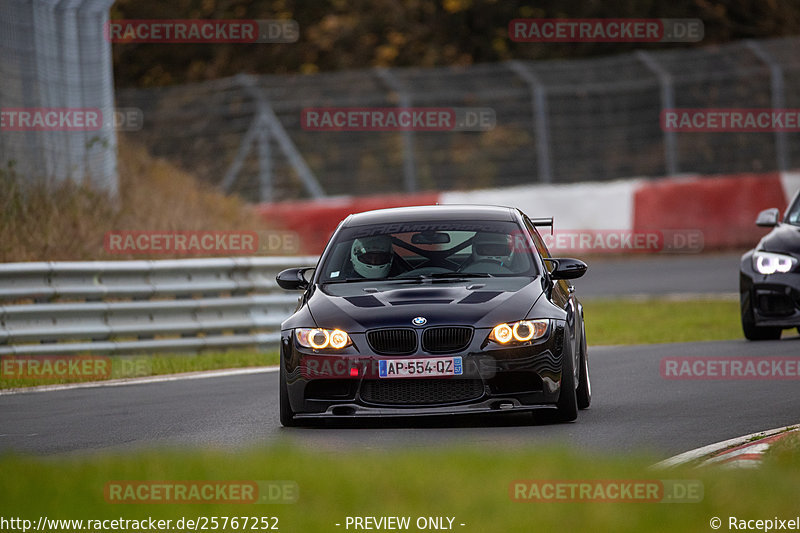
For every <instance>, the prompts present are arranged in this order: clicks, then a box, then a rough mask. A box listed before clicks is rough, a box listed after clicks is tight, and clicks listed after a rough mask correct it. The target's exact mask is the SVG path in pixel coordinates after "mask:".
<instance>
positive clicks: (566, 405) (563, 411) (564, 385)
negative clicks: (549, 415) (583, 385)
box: [556, 351, 578, 422]
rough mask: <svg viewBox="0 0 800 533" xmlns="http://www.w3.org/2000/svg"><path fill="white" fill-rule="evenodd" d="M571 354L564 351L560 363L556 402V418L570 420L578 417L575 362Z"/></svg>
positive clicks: (562, 420) (563, 420)
mask: <svg viewBox="0 0 800 533" xmlns="http://www.w3.org/2000/svg"><path fill="white" fill-rule="evenodd" d="M573 359H574V358H573V355H572V353H571V351H570V353H564V357H563V363H562V365H561V393H560V394H559V396H558V403H556V408H557V409H556V420H558V421H559V422H572V421H573V420H575V419H576V418H578V397H577V394H576V390H575V363H574V361H573Z"/></svg>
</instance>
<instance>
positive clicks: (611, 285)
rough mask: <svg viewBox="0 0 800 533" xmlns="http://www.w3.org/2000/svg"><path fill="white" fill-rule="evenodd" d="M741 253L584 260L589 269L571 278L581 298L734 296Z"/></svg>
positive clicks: (736, 292)
mask: <svg viewBox="0 0 800 533" xmlns="http://www.w3.org/2000/svg"><path fill="white" fill-rule="evenodd" d="M741 256H742V254H741V253H724V254H708V255H690V254H687V255H670V256H663V255H646V256H642V257H641V258H636V259H629V258H628V259H620V258H610V257H609V258H602V257H601V258H596V259H594V260H587V263H588V264H589V270H587V272H586V275H584V276H583V277H582V278H580V279H577V280H575V281H573V284H574V285H575V287H577V289H578V294H579V295H581V297H583V298H606V297H615V296H621V295H641V296H664V295H670V294H674V295H686V294H704V295H722V294H727V295H731V296H735V297H736V298H738V294H739V259H740V257H741Z"/></svg>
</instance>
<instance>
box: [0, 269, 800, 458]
mask: <svg viewBox="0 0 800 533" xmlns="http://www.w3.org/2000/svg"><path fill="white" fill-rule="evenodd" d="M721 257H726V256H713V257H712V258H711V260H710V261H711V263H712V264H714V263H715V261H720V259H719V258H721ZM728 257H729V259H730V257H732V256H728ZM694 260H695V262H696V263H698V264H699V268H700V270H702V271H704V272H705V271H706V268H707V267H709V268H710V265H705V264H703V260H702V258H699V257H698V258H695V259H694ZM649 261H652V260H651V259H646V260H644V261H642V262H649ZM684 261H686V259H683V258H681V259H680V262H679V264H681V265H684V263H683V262H684ZM613 263H614V261H609V262H607V263H605V264H606V265H612V264H613ZM655 263H660V264H657V265H656V266H654V268H649V267H650V265H647V267H642V268H641V271H642V272H653V275H654V277H655V276H658V275H661V276H663V275H664V272H667V271H669V268H668V267H669V264H668V263H669V261H655ZM665 263H667V264H665ZM676 264H677V263H676ZM735 265H736V263H735V262H734V263H733V268H734V276H733V278H734V279H735V272H736V270H735V268H736V266H735ZM696 266H697V265H696ZM684 267H685V265H684ZM684 267H682V269H683V270H681V269H676V270H681V273H680V276H679V277H680V278H681V279H684V280H685V279H686V278H684V276H685V275H686V274H685V268H684ZM636 268H637V266H636V265H635V264H634V265H630V264H624V265H622V266H620V267H619V268H616V269H615V268H608V269H606V270H605V272H607V274H605V275H604V276H600V278H602V279H600V280H599V281H598V282H597V283H598V284H597V285H595V286H594V293H595V294H594V295H610V294H612V292H609V291H608V289H609V288H613V287H623V286H624V284H623V283H622V282H620V281H618V280H615V279H608V278H609V276H610V277H612V278H614V277H617V276H621V277H622V279H623V280H624V279H630V276H631V270H632V269H634V270H635V269H636ZM665 269H666V270H665ZM726 270H727V268H726ZM600 271H601V269H598V272H600ZM719 272H720V270H716V271H715V272H714V273H715V274H716V278H723V276H720V275H719ZM608 273H610V274H608ZM700 277H702V276H700ZM595 279H598V278H597V276H596V277H595ZM591 280H592V279H591V278H589V279H587V280H585V281H584V285H586V286H587V287H586V289H587V290H586V291H585V292H587V293H591V292H592V291H591V290H588V289H589V285H590V283H589V282H590V281H591ZM593 283H595V282H593ZM709 283H710V281H709ZM687 285H688V286H689V287H693V285H691V284H689V283H687ZM715 286H716V287H717V289H716V292H731V291H735V285H734V286H733V287H730V286H727V285H725V284H724V283H720V282H717V285H715ZM603 287H605V288H603ZM662 287H663V284H660V285H659V286H658V290H657V291H656V293H666V292H669V291H662V290H661V288H662ZM713 287H714V286H711V287H706V286H705V285H704V286H703V287H702V288H703V290H702V291H699V292H715V290H714V288H713ZM694 290H696V291H697V289H694ZM579 291H580V292H584V288H583V287H581V286H579ZM620 292H624V291H614V292H613V293H616V294H619V293H620ZM632 292H634V293H640V292H641V291H639V290H634V291H632ZM673 292H690V291H688V290H686V287H681V288H678V289H676V290H675V291H673ZM797 354H800V338H798V337H797V336H793V337H792V338H788V339H784V340H781V341H769V342H760V343H750V342H747V341H745V340H735V341H719V342H703V343H686V344H663V345H649V346H624V347H590V358H591V359H590V360H591V367H592V385H593V393H594V400H593V404H592V408H591V409H589V410H587V411H582V412H581V413H580V415H579V418H578V421H577V422H575V423H571V424H550V423H547V422H546V421H543V420H541V419H539V420H538V421H537V419H535V418H534V417H531V416H529V415H524V414H518V415H506V414H501V415H495V416H485V417H479V418H474V417H473V418H465V417H459V418H437V419H426V420H419V421H416V420H410V421H409V420H400V421H393V422H390V423H383V422H372V423H369V424H367V425H351V424H347V423H341V424H340V423H337V424H328V425H325V426H322V427H314V428H291V429H285V428H282V427H281V426H280V424H279V423H278V375H277V373H276V372H267V373H260V374H250V375H240V376H227V377H217V378H209V379H199V380H180V381H171V382H163V383H150V384H136V385H126V386H121V387H98V388H83V389H73V390H64V391H56V392H35V393H24V394H12V395H0V451H6V450H10V449H13V450H17V451H27V452H35V453H42V454H52V453H69V452H75V453H81V452H82V451H91V450H101V449H115V450H129V449H132V448H139V447H150V446H154V445H157V446H175V447H178V446H179V447H181V448H185V447H186V446H187V445H190V446H191V445H198V446H199V445H212V446H220V447H226V448H227V447H234V448H235V447H240V446H251V445H257V444H259V443H267V442H274V441H275V440H277V439H282V438H291V439H292V440H293V441H294V442H297V443H302V444H303V445H307V446H309V447H313V448H324V449H330V450H332V451H336V450H358V449H387V448H392V447H397V446H400V447H403V448H408V447H412V448H424V447H428V446H431V445H447V444H451V443H458V444H477V445H480V446H484V445H486V446H498V445H499V446H514V445H530V444H538V443H543V444H544V443H552V444H564V443H566V444H569V445H572V446H576V447H579V448H582V449H586V450H590V451H603V452H614V451H619V452H623V451H633V450H641V451H649V452H652V453H654V454H656V455H657V456H658V457H660V458H663V457H668V456H670V455H674V454H676V453H680V452H682V451H685V450H688V449H692V448H696V447H699V446H703V445H706V444H710V443H713V442H717V441H721V440H725V439H729V438H733V437H736V436H739V435H743V434H748V433H753V432H756V431H760V430H765V429H770V428H774V427H779V426H785V425H789V424H793V423H796V422H799V421H800V420H798V418H800V416H798V413H800V395H798V394H796V389H797V382H796V381H792V380H785V381H780V380H771V381H759V380H738V381H730V380H726V381H695V380H682V381H676V380H667V379H663V378H662V377H661V375H660V366H659V365H660V361H661V359H662V358H664V357H699V356H720V357H735V356H753V357H771V356H791V355H794V356H796V355H797Z"/></svg>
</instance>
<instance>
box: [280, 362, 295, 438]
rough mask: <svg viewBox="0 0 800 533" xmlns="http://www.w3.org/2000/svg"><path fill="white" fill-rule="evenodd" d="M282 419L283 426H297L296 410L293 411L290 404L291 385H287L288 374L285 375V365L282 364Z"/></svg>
mask: <svg viewBox="0 0 800 533" xmlns="http://www.w3.org/2000/svg"><path fill="white" fill-rule="evenodd" d="M279 374H280V376H281V377H280V385H279V386H280V391H281V392H280V396H281V400H280V413H281V414H280V419H281V425H282V426H283V427H287V428H289V427H295V426H297V421H296V420H295V418H294V411H292V406H291V405H290V404H289V387H288V386H287V385H286V376H285V375H284V370H283V365H281V369H280V372H279Z"/></svg>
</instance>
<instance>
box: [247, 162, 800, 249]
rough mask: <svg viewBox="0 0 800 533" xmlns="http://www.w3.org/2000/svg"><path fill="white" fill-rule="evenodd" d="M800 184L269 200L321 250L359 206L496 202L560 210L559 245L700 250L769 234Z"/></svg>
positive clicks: (709, 182) (268, 215)
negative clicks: (770, 221) (767, 222)
mask: <svg viewBox="0 0 800 533" xmlns="http://www.w3.org/2000/svg"><path fill="white" fill-rule="evenodd" d="M797 190H800V172H791V173H779V172H772V173H761V174H737V175H727V176H703V177H700V176H694V177H678V178H664V179H657V180H646V179H628V180H618V181H610V182H587V183H576V184H568V185H524V186H517V187H507V188H500V189H482V190H474V191H451V192H442V193H436V192H431V193H422V194H414V195H384V196H370V197H343V198H335V199H326V200H319V201H301V202H284V203H277V204H262V205H260V206H259V208H258V209H259V211H260V213H261V215H262V216H263V217H264V218H265V219H266V220H267V221H268V222H269V223H270V224H271V225H273V226H274V227H275V228H276V229H285V230H291V231H295V232H297V233H298V236H299V239H300V243H301V252H302V253H310V254H314V253H319V252H321V251H322V248H323V247H324V245H325V243H326V242H327V240H328V238H329V237H330V235H331V233H332V232H333V230H334V229H335V228H336V226H337V224H338V223H339V222H340V221H341V220H342V219H344V218H345V217H346V216H347V215H349V214H351V213H358V212H361V211H368V210H371V209H382V208H387V207H400V206H409V205H431V204H435V203H437V202H438V203H440V204H489V205H506V206H512V207H518V208H520V209H522V211H524V212H525V213H527V214H528V215H530V216H531V217H550V216H553V217H554V218H555V232H556V233H555V235H554V236H552V237H550V236H547V235H546V233H547V232H546V231H543V234H545V235H546V239H547V240H549V241H550V242H549V244H550V245H551V247H552V248H555V249H556V250H558V251H579V252H582V253H603V252H659V251H674V252H697V251H700V250H701V249H705V250H715V249H731V248H746V247H750V246H753V245H755V244H756V242H757V241H758V239H759V238H760V237H761V236H763V235H764V234H765V230H764V228H758V227H756V226H755V224H754V221H755V218H756V215H757V214H758V212H759V211H761V210H763V209H767V208H770V207H778V208H780V209H781V211H783V209H784V208H785V207H786V205H787V204H788V202H789V200H791V198H792V197H793V196H794V194H795V193H796V192H797Z"/></svg>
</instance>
